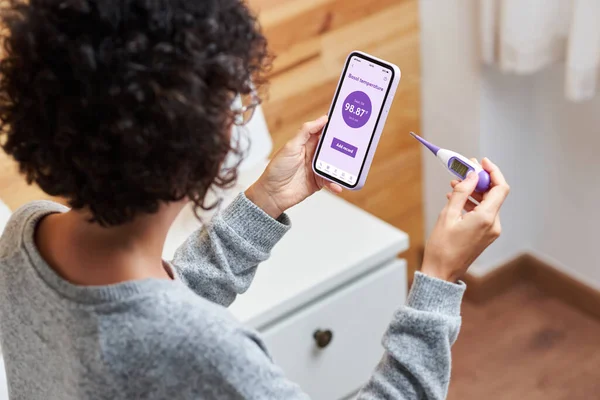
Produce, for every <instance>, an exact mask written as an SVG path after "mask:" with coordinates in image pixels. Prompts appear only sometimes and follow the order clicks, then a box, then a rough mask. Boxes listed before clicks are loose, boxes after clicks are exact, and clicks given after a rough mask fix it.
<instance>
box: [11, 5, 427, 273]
mask: <svg viewBox="0 0 600 400" xmlns="http://www.w3.org/2000/svg"><path fill="white" fill-rule="evenodd" d="M249 3H250V5H251V7H252V8H253V9H255V10H256V11H257V12H258V14H259V19H260V21H261V24H262V26H263V29H264V32H265V34H266V35H267V37H268V39H269V44H270V47H271V49H272V51H273V52H274V53H275V54H276V56H277V58H276V59H275V62H274V66H273V70H272V71H271V77H270V78H271V84H270V87H269V95H268V99H267V100H266V103H265V115H266V117H267V122H268V124H269V127H270V129H271V132H272V135H273V141H274V147H275V148H279V147H280V146H281V145H282V144H283V143H285V142H286V141H287V140H288V139H289V138H290V137H291V136H292V135H293V134H294V133H295V132H296V130H297V129H298V128H299V127H300V126H301V125H302V123H303V122H305V121H307V120H310V119H313V118H317V117H318V116H320V115H323V114H325V113H327V111H328V109H329V105H330V102H331V99H332V97H333V94H334V90H335V85H336V83H337V80H338V78H339V75H340V73H341V70H342V66H343V62H344V60H345V58H346V56H347V54H348V53H350V52H351V51H352V50H355V49H358V50H363V51H366V52H368V53H372V54H374V55H375V56H378V57H380V58H383V59H387V60H389V61H391V62H393V63H396V64H397V65H399V66H400V68H401V69H402V80H401V82H400V86H399V88H398V91H397V93H396V100H395V102H394V106H393V108H392V110H391V112H390V116H389V117H388V123H387V125H386V129H385V132H384V134H383V137H382V139H381V142H380V146H379V149H378V151H377V154H376V156H375V160H374V162H373V165H372V168H371V173H370V175H369V179H368V181H367V184H366V186H365V188H364V189H363V190H361V191H359V192H350V191H347V192H345V193H344V194H343V195H342V197H344V198H345V199H347V200H349V201H350V202H352V203H354V204H356V205H358V206H359V207H361V208H363V209H365V210H367V211H368V212H370V213H372V214H374V215H376V216H377V217H379V218H382V219H383V220H385V221H387V222H389V223H390V224H392V225H395V226H397V227H398V228H400V229H402V230H404V231H406V232H407V233H408V234H409V235H410V238H411V250H410V251H409V253H408V261H409V268H410V269H414V268H415V267H416V265H417V263H418V259H417V258H418V257H417V256H418V254H419V251H420V249H421V248H422V246H423V235H424V228H423V210H422V208H423V207H422V203H423V199H422V177H421V158H420V157H421V156H420V148H419V146H418V144H417V142H416V141H414V140H413V139H411V138H410V137H409V135H408V132H409V131H411V130H415V131H418V130H419V127H420V57H419V26H418V20H419V18H418V1H417V0H371V1H364V0H250V1H249ZM0 198H2V199H3V201H5V202H6V203H7V204H8V205H9V206H10V207H11V208H13V209H14V208H16V207H18V206H20V205H22V204H23V203H25V202H26V201H29V200H32V199H39V198H48V196H46V195H44V194H43V193H42V192H41V191H40V190H39V189H37V188H35V187H29V186H27V185H26V184H25V182H24V181H23V179H22V178H21V177H20V176H19V175H18V174H17V173H16V169H15V167H14V164H13V163H12V162H11V161H9V160H8V159H7V158H6V156H5V155H4V154H0Z"/></svg>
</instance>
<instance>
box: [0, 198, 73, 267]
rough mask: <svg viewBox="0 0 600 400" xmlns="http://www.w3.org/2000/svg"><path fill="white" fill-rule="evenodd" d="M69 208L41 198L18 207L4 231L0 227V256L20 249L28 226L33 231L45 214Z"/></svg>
mask: <svg viewBox="0 0 600 400" xmlns="http://www.w3.org/2000/svg"><path fill="white" fill-rule="evenodd" d="M68 210H69V209H68V208H67V207H65V206H63V205H61V204H58V203H55V202H52V201H46V200H40V201H33V202H30V203H27V204H25V205H23V206H22V207H20V208H18V209H17V210H16V211H15V212H14V213H13V214H12V215H11V216H10V218H9V219H8V222H7V223H6V226H5V227H4V231H3V232H2V227H0V232H1V233H2V236H1V237H0V257H3V258H4V257H8V256H10V254H11V253H12V252H14V251H15V250H16V249H19V248H20V246H21V243H22V241H23V234H24V232H25V230H26V229H27V228H30V229H31V231H32V232H33V230H34V229H35V225H36V224H37V223H38V222H39V220H40V219H42V218H43V217H44V216H46V215H48V214H52V213H61V212H66V211H68Z"/></svg>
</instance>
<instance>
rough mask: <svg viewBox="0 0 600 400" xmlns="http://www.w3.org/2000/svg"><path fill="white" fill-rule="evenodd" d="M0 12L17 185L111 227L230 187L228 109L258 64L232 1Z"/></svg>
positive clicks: (154, 0) (3, 89)
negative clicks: (21, 178)
mask: <svg viewBox="0 0 600 400" xmlns="http://www.w3.org/2000/svg"><path fill="white" fill-rule="evenodd" d="M0 3H1V2H0ZM4 3H5V5H4V6H2V8H0V13H1V14H2V21H1V24H3V25H4V32H3V33H2V35H1V36H0V39H2V42H3V48H4V53H5V54H4V56H3V57H2V59H1V60H0V143H1V144H2V147H3V148H4V150H5V151H6V153H8V154H9V155H11V156H12V157H13V158H14V159H15V160H16V161H17V162H18V165H19V167H20V171H21V172H22V173H23V174H24V175H25V176H26V178H27V181H28V182H29V183H33V182H35V183H37V184H38V185H39V186H40V187H41V188H42V190H44V191H45V192H46V193H48V194H50V195H52V196H60V197H63V198H65V199H66V200H67V201H68V203H69V205H70V206H71V207H73V208H75V209H81V208H88V209H89V210H90V212H91V214H92V216H93V217H92V219H93V221H95V222H97V223H99V224H101V225H103V226H114V225H120V224H123V223H126V222H128V221H131V220H132V219H134V218H135V216H137V215H139V214H141V213H153V212H156V211H157V210H158V207H159V205H160V203H161V202H169V201H178V200H181V199H183V198H189V199H190V200H191V201H192V202H193V203H194V204H195V206H196V209H198V208H203V209H207V208H210V207H211V205H207V204H205V198H206V194H207V192H208V191H209V190H210V189H211V187H212V186H213V185H215V186H217V187H226V186H229V185H231V184H232V183H233V182H235V180H236V177H237V166H236V167H233V168H229V169H223V168H222V167H221V166H222V164H223V161H224V159H225V157H226V155H227V154H228V153H230V152H240V149H239V148H237V147H238V146H235V145H233V146H232V145H231V140H230V133H229V132H230V126H231V123H232V121H233V118H234V117H235V115H233V114H234V112H233V111H231V105H232V102H233V99H234V97H235V96H236V95H237V94H248V93H250V92H251V90H252V86H254V87H259V86H260V85H261V84H263V83H265V72H266V70H267V67H268V66H269V63H270V59H271V58H270V56H269V54H268V51H267V45H266V40H265V38H264V36H263V34H262V33H261V30H260V27H259V25H258V22H257V20H256V17H255V16H254V15H253V14H252V13H251V12H250V11H249V9H248V7H247V6H246V5H245V4H244V2H243V1H240V0H30V1H28V2H25V1H23V0H20V1H19V0H8V1H5V2H4ZM0 53H1V51H0Z"/></svg>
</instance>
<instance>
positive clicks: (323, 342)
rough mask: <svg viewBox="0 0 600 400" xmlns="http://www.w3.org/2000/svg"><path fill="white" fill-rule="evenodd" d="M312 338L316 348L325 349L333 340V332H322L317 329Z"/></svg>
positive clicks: (327, 330)
mask: <svg viewBox="0 0 600 400" xmlns="http://www.w3.org/2000/svg"><path fill="white" fill-rule="evenodd" d="M313 338H315V342H317V346H319V348H321V349H324V348H325V347H327V346H329V343H331V340H332V339H333V332H331V331H330V330H329V329H326V330H324V331H322V330H320V329H317V330H316V331H315V333H314V334H313Z"/></svg>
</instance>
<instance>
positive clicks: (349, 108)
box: [344, 103, 369, 117]
mask: <svg viewBox="0 0 600 400" xmlns="http://www.w3.org/2000/svg"><path fill="white" fill-rule="evenodd" d="M344 108H345V110H346V111H349V112H351V113H352V114H355V115H357V116H359V117H362V116H363V115H365V114H368V113H369V111H368V110H365V109H363V108H360V107H354V104H350V103H346V104H345V105H344Z"/></svg>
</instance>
